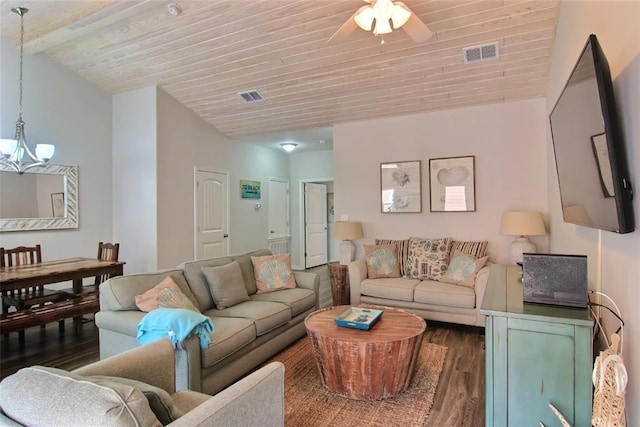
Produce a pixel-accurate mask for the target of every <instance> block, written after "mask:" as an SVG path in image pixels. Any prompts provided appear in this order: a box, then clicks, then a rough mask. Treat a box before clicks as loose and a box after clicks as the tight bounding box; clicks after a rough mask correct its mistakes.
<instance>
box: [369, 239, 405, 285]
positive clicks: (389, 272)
mask: <svg viewBox="0 0 640 427" xmlns="http://www.w3.org/2000/svg"><path fill="white" fill-rule="evenodd" d="M364 256H365V259H366V261H367V277H368V278H369V279H378V278H380V277H401V276H400V264H399V263H398V247H397V246H396V245H364Z"/></svg>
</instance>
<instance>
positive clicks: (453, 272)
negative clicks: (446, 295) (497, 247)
mask: <svg viewBox="0 0 640 427" xmlns="http://www.w3.org/2000/svg"><path fill="white" fill-rule="evenodd" d="M488 259H489V257H487V256H485V257H482V258H476V257H474V256H473V255H469V254H465V253H462V252H460V251H459V250H457V251H455V253H454V254H453V258H451V262H449V268H448V269H447V272H446V273H445V275H444V276H443V277H442V279H440V280H441V281H443V282H447V283H453V284H456V285H462V286H470V287H475V286H476V275H477V274H478V271H480V269H481V268H482V267H484V265H485V264H486V263H487V260H488Z"/></svg>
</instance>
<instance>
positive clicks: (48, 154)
mask: <svg viewBox="0 0 640 427" xmlns="http://www.w3.org/2000/svg"><path fill="white" fill-rule="evenodd" d="M54 151H56V146H55V145H53V144H36V157H37V158H38V159H40V160H42V161H45V162H46V161H48V160H50V159H51V158H52V157H53V153H54Z"/></svg>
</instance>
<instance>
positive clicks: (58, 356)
mask: <svg viewBox="0 0 640 427" xmlns="http://www.w3.org/2000/svg"><path fill="white" fill-rule="evenodd" d="M72 326H73V325H72V323H71V320H68V323H67V325H66V330H67V332H66V333H65V334H64V335H59V334H58V325H57V324H55V323H53V324H50V325H47V327H46V328H45V329H44V330H41V329H40V328H31V329H28V330H27V332H26V337H25V340H26V342H25V345H24V346H23V347H21V346H20V345H19V344H18V336H17V334H11V335H10V337H9V339H7V338H5V337H2V338H0V339H2V346H1V349H2V353H1V354H0V362H1V363H0V371H1V377H2V378H4V377H6V376H7V375H11V374H12V373H14V372H15V371H17V370H18V369H20V368H22V367H24V366H31V365H44V366H52V367H57V368H62V369H67V370H71V369H75V368H77V367H80V366H83V365H86V364H87V363H91V362H95V361H97V360H98V359H99V340H98V329H97V328H96V327H95V325H94V323H93V322H87V323H85V324H84V325H83V332H82V334H81V335H75V334H74V333H73V327H72ZM483 331H484V330H483V329H481V328H473V327H466V326H459V325H450V324H444V323H436V322H428V327H427V332H426V335H425V339H426V340H427V341H429V342H433V343H436V344H441V345H445V346H447V348H448V350H447V357H446V360H445V365H444V369H443V372H442V375H441V377H440V382H439V383H438V390H437V392H436V397H435V401H434V403H433V407H432V408H431V414H430V415H429V418H428V420H427V424H426V425H427V426H448V427H475V426H483V425H484V417H485V391H484V390H485V388H484V387H485V385H484V384H485V364H484V363H485V350H484V333H483Z"/></svg>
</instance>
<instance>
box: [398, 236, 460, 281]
mask: <svg viewBox="0 0 640 427" xmlns="http://www.w3.org/2000/svg"><path fill="white" fill-rule="evenodd" d="M450 245H451V241H450V240H449V239H448V238H443V239H421V238H418V237H412V238H411V239H410V242H409V258H408V260H407V266H406V274H405V277H408V278H411V279H421V280H425V279H428V280H439V279H440V278H441V277H442V276H444V273H446V272H447V266H448V265H449V248H450Z"/></svg>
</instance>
